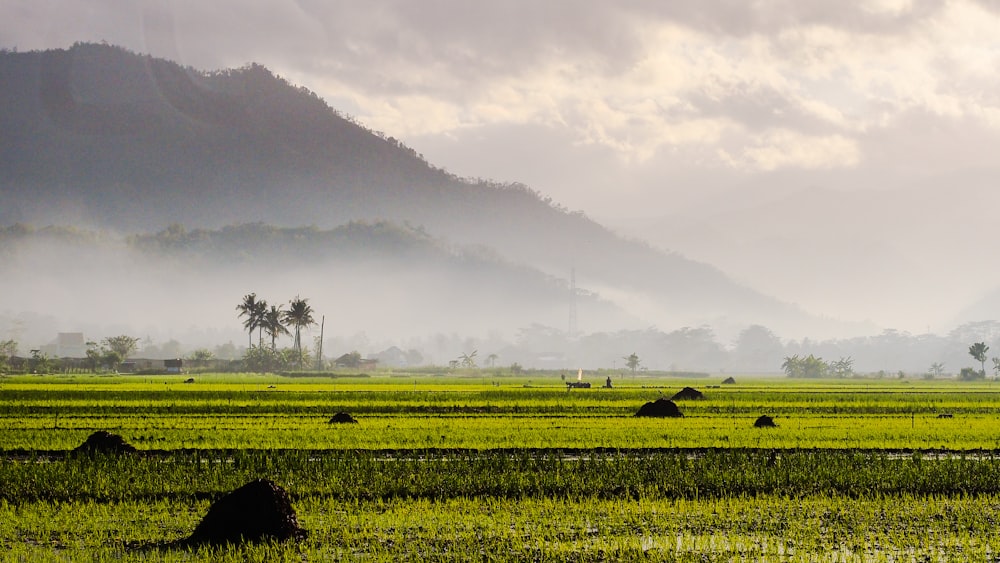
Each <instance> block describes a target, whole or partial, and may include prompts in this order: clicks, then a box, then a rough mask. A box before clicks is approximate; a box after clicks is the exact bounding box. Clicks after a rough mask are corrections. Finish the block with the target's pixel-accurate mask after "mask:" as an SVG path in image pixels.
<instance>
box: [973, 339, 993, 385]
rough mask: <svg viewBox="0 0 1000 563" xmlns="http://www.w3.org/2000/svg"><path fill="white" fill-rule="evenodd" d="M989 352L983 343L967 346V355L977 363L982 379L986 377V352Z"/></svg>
mask: <svg viewBox="0 0 1000 563" xmlns="http://www.w3.org/2000/svg"><path fill="white" fill-rule="evenodd" d="M989 351H990V347H989V346H987V345H986V343H985V342H976V343H975V344H973V345H972V346H969V355H970V356H972V358H973V359H974V360H976V361H977V362H979V365H980V367H981V368H982V369H981V370H980V373H982V374H983V377H986V352H989Z"/></svg>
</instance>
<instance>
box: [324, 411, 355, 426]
mask: <svg viewBox="0 0 1000 563" xmlns="http://www.w3.org/2000/svg"><path fill="white" fill-rule="evenodd" d="M327 423H328V424H344V423H347V424H357V423H358V421H357V420H355V418H354V417H353V416H351V415H349V414H347V413H346V412H338V413H337V414H335V415H333V416H332V417H330V420H328V421H327Z"/></svg>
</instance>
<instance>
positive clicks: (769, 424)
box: [753, 414, 778, 428]
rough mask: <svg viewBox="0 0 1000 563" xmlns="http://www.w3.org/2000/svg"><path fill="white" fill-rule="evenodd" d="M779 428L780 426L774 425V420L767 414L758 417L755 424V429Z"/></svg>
mask: <svg viewBox="0 0 1000 563" xmlns="http://www.w3.org/2000/svg"><path fill="white" fill-rule="evenodd" d="M777 426H778V425H777V424H775V423H774V419H773V418H771V417H769V416H767V415H766V414H762V415H760V416H759V417H757V420H755V421H754V423H753V427H754V428H776V427H777Z"/></svg>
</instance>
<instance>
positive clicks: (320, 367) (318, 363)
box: [316, 315, 326, 371]
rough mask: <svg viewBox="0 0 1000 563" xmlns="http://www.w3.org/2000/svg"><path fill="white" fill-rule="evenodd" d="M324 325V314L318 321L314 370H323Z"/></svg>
mask: <svg viewBox="0 0 1000 563" xmlns="http://www.w3.org/2000/svg"><path fill="white" fill-rule="evenodd" d="M325 325H326V315H323V317H322V319H321V320H320V321H319V346H317V348H319V349H318V350H316V371H322V370H323V327H324V326H325Z"/></svg>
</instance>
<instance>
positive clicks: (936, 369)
mask: <svg viewBox="0 0 1000 563" xmlns="http://www.w3.org/2000/svg"><path fill="white" fill-rule="evenodd" d="M929 371H930V374H931V375H933V376H934V377H941V376H942V375H944V364H943V363H942V362H934V363H933V364H931V368H930V370H929Z"/></svg>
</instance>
